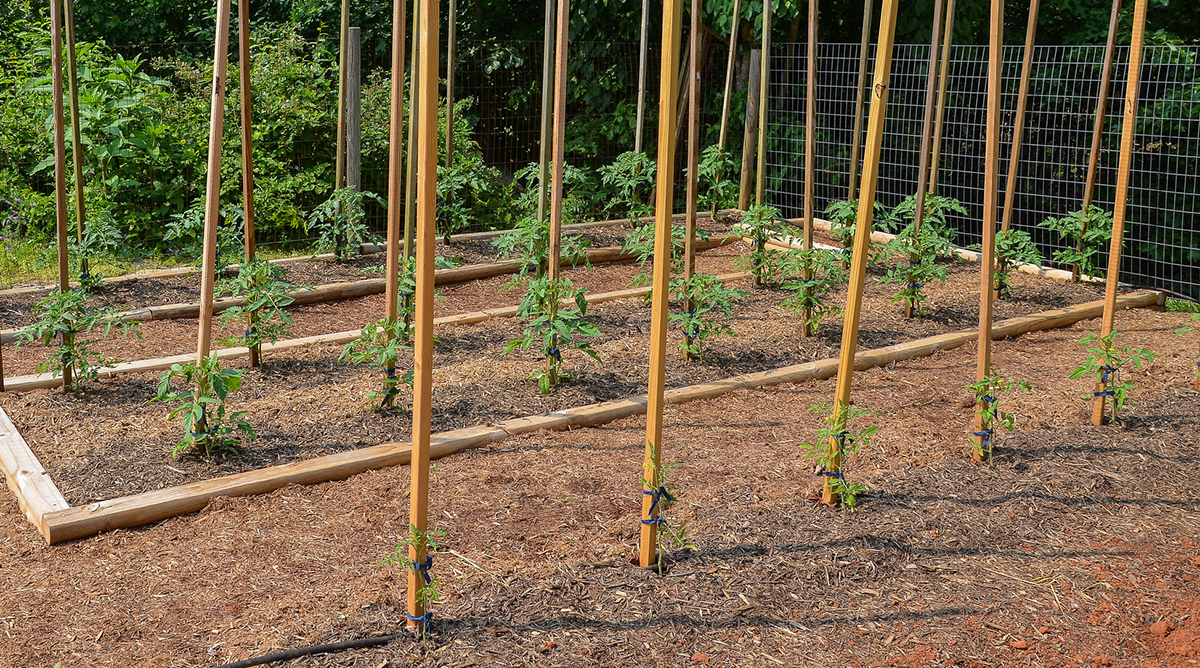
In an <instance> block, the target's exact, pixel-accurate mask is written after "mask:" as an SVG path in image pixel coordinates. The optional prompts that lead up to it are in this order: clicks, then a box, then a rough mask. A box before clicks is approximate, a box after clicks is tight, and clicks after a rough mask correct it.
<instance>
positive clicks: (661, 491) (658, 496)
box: [642, 487, 675, 525]
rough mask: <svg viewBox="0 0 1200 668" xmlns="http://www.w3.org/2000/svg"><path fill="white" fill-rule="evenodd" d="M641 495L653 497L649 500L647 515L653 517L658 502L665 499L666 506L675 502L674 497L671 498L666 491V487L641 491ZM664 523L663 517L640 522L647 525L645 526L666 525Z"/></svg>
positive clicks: (665, 520) (665, 521)
mask: <svg viewBox="0 0 1200 668" xmlns="http://www.w3.org/2000/svg"><path fill="white" fill-rule="evenodd" d="M642 494H645V495H646V496H650V497H653V498H652V499H651V500H650V511H649V513H648V514H650V515H653V514H654V511H655V509H656V508H658V502H659V501H662V500H663V499H666V500H667V503H668V504H670V503H674V502H675V497H673V496H671V493H670V492H668V491H667V488H666V487H658V488H656V489H652V490H651V489H642ZM666 523H667V518H665V517H655V518H653V519H648V520H642V524H647V525H650V524H666Z"/></svg>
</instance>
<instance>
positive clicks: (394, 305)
mask: <svg viewBox="0 0 1200 668" xmlns="http://www.w3.org/2000/svg"><path fill="white" fill-rule="evenodd" d="M406 4H407V3H406V2H405V0H392V90H391V114H390V117H389V123H390V126H389V129H388V206H387V287H386V289H385V292H386V293H387V294H386V296H385V303H384V318H386V319H387V321H388V322H389V323H394V322H396V319H397V318H398V317H399V315H400V314H399V310H400V307H399V301H400V235H401V234H402V233H403V230H402V229H401V227H400V210H401V209H402V208H403V207H404V189H403V187H402V185H401V184H402V183H403V181H404V158H403V155H402V153H403V151H402V146H403V144H404V48H405V44H404V28H405V26H404V23H405V19H406V18H407V14H408V8H407V7H406ZM386 371H387V375H388V378H392V377H394V376H395V374H396V367H395V365H391V366H389V367H388V368H387V370H386Z"/></svg>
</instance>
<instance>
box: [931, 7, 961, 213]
mask: <svg viewBox="0 0 1200 668" xmlns="http://www.w3.org/2000/svg"><path fill="white" fill-rule="evenodd" d="M954 2H955V0H949V2H947V3H946V32H945V35H944V36H943V38H942V67H941V74H940V75H939V76H938V79H939V81H938V101H937V119H936V120H935V121H934V124H933V156H932V157H931V158H930V160H929V188H928V190H929V192H930V193H931V194H932V193H937V185H938V166H939V165H940V164H941V160H942V130H943V129H944V128H945V126H944V125H943V123H942V121H943V119H945V117H946V94H947V92H948V88H949V85H950V53H951V51H952V50H953V45H954Z"/></svg>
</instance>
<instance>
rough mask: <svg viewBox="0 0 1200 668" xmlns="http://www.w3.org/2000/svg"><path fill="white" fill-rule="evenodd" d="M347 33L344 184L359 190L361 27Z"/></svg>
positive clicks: (360, 163) (360, 159) (360, 152)
mask: <svg viewBox="0 0 1200 668" xmlns="http://www.w3.org/2000/svg"><path fill="white" fill-rule="evenodd" d="M346 35H347V36H346V60H347V63H348V66H347V68H346V187H347V188H354V189H355V190H358V191H359V192H362V28H350V31H349V32H348V33H347V34H346Z"/></svg>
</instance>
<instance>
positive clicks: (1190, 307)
mask: <svg viewBox="0 0 1200 668" xmlns="http://www.w3.org/2000/svg"><path fill="white" fill-rule="evenodd" d="M1167 312H1168V313H1200V302H1190V301H1187V300H1186V299H1168V300H1167Z"/></svg>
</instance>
